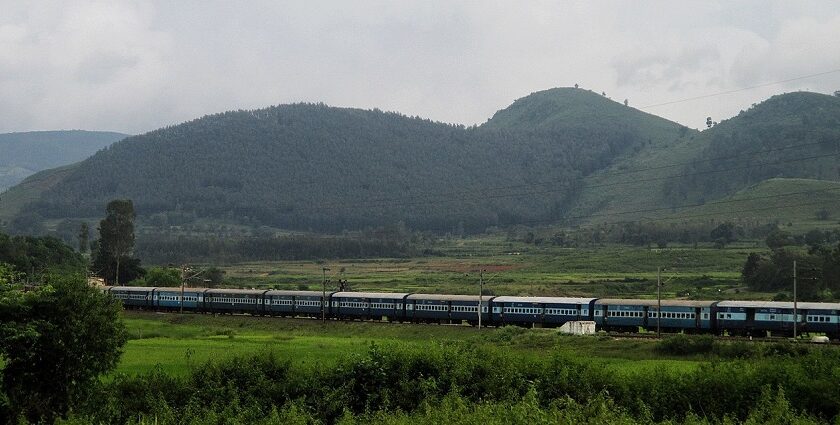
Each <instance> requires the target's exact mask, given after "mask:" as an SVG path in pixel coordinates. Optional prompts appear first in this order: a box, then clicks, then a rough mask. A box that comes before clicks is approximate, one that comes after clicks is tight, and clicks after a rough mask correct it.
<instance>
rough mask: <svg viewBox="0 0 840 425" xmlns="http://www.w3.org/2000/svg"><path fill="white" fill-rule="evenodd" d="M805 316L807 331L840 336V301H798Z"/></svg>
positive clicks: (799, 307) (834, 337) (831, 336)
mask: <svg viewBox="0 0 840 425" xmlns="http://www.w3.org/2000/svg"><path fill="white" fill-rule="evenodd" d="M797 309H801V310H802V314H803V315H804V316H805V331H807V332H814V333H824V334H826V335H827V336H829V337H830V338H832V339H836V338H838V337H840V303H809V302H805V303H797Z"/></svg>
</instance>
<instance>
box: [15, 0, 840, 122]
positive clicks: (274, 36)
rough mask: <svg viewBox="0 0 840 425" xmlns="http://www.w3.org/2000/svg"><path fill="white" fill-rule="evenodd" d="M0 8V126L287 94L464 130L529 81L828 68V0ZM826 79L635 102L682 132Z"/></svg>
mask: <svg viewBox="0 0 840 425" xmlns="http://www.w3.org/2000/svg"><path fill="white" fill-rule="evenodd" d="M5 6H7V7H5V8H4V14H3V15H2V16H0V132H5V131H20V130H32V129H57V128H85V129H109V130H117V131H125V132H132V133H138V132H143V131H148V130H152V129H154V128H157V127H161V126H164V125H169V124H175V123H178V122H181V121H185V120H189V119H192V118H195V117H197V116H201V115H204V114H209V113H215V112H220V111H224V110H230V109H239V108H259V107H264V106H268V105H271V104H278V103H288V102H296V101H323V102H326V103H329V104H333V105H337V106H354V107H363V108H374V107H378V108H381V109H384V110H395V111H400V112H403V113H406V114H409V115H420V116H423V117H429V118H432V119H436V120H441V121H448V122H458V123H464V124H473V123H480V122H483V121H485V120H486V119H487V118H489V117H490V116H492V114H493V113H494V112H495V111H496V110H497V109H500V108H503V107H505V106H506V105H508V104H510V103H511V102H512V101H513V100H514V99H516V98H519V97H522V96H524V95H527V94H528V93H530V92H533V91H537V90H543V89H546V88H550V87H556V86H571V85H574V84H575V83H579V84H581V85H582V86H583V87H586V88H592V89H594V90H596V91H598V92H600V91H606V92H607V94H608V95H611V96H613V97H614V98H616V99H624V98H629V99H630V101H631V105H638V106H644V105H652V104H657V103H662V102H667V101H671V100H675V99H681V98H688V97H693V96H698V95H704V94H708V93H714V92H719V91H727V90H731V89H733V88H738V87H743V86H749V85H755V84H760V83H763V82H768V81H777V80H781V79H786V78H791V77H795V76H798V75H805V74H810V73H815V72H820V71H824V70H827V69H832V68H840V62H839V61H840V51H838V49H840V44H838V43H836V42H835V41H834V40H837V39H840V5H834V4H831V3H827V2H797V3H795V4H791V3H788V2H772V3H768V2H764V1H748V2H739V3H735V4H731V3H730V2H723V1H708V2H702V3H690V4H689V6H690V7H687V5H686V4H685V3H679V4H674V3H672V2H668V1H661V2H653V3H644V4H639V3H637V2H629V1H612V2H597V3H592V2H549V1H545V2H528V3H521V2H507V1H499V2H484V1H481V2H478V1H463V2H450V1H446V2H443V1H401V2H385V1H361V2H343V1H314V2H313V1H282V2H281V1H268V0H265V1H259V0H254V1H249V2H241V3H234V2H205V1H180V2H168V1H156V2H143V3H134V2H82V1H78V2H75V1H74V2H60V3H37V2H36V3H32V4H22V3H11V4H9V5H5ZM838 81H840V75H833V76H826V77H823V78H818V79H813V80H807V81H798V82H795V83H791V84H787V85H780V86H777V87H776V86H774V87H769V88H766V89H761V90H755V91H749V92H746V93H739V94H737V95H730V96H722V97H716V98H712V99H709V100H704V101H699V102H687V103H681V104H675V105H671V106H668V107H660V108H651V109H650V110H649V111H650V112H652V113H656V114H660V115H663V116H665V117H667V118H670V119H674V120H677V121H680V122H683V123H685V124H687V125H689V126H692V127H698V126H702V124H703V122H702V120H703V119H705V117H706V116H709V115H712V116H714V117H715V118H716V119H717V118H721V119H722V118H725V117H726V116H731V115H734V114H736V113H737V112H738V110H740V109H742V108H745V107H746V106H747V105H749V104H750V103H753V102H755V101H759V100H761V99H763V98H766V97H768V96H769V95H771V94H773V93H775V92H778V91H781V90H793V89H797V88H803V87H808V88H811V89H813V90H820V91H827V92H830V91H833V90H832V85H833V86H836V88H840V83H838ZM806 83H807V84H806ZM836 88H834V89H835V90H836ZM698 117H699V118H698Z"/></svg>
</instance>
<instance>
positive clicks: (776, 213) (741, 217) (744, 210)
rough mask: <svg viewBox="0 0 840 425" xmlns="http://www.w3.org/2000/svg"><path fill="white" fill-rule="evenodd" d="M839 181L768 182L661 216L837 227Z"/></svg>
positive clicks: (795, 180) (839, 199) (792, 180)
mask: <svg viewBox="0 0 840 425" xmlns="http://www.w3.org/2000/svg"><path fill="white" fill-rule="evenodd" d="M838 206H840V182H836V181H825V180H812V179H783V178H775V179H768V180H765V181H763V182H760V183H758V184H755V185H753V186H750V187H747V188H744V189H742V190H739V191H738V192H736V193H734V194H733V195H730V196H727V197H725V198H722V199H719V200H716V201H711V202H708V203H706V204H705V205H702V206H697V207H690V208H681V209H678V210H677V211H675V212H669V213H665V214H662V215H661V217H662V218H666V219H685V218H693V219H696V220H702V219H707V218H708V217H714V218H716V219H718V220H731V221H735V222H747V221H753V222H756V223H760V222H779V223H780V224H785V225H787V224H788V223H790V224H791V225H795V226H796V227H797V228H798V229H802V228H816V227H836V224H837V220H838V219H840V214H838V209H837V208H838Z"/></svg>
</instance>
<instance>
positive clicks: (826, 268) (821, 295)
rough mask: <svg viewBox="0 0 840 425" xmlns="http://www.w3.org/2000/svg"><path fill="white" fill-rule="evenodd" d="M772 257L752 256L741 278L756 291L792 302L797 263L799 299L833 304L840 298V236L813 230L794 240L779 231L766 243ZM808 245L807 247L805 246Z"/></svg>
mask: <svg viewBox="0 0 840 425" xmlns="http://www.w3.org/2000/svg"><path fill="white" fill-rule="evenodd" d="M766 243H767V246H768V247H770V249H771V251H770V253H769V254H761V253H751V254H749V256H748V257H747V259H746V261H745V263H744V267H743V270H742V272H741V278H742V280H743V282H744V283H745V284H746V285H747V286H748V287H749V288H750V289H752V290H754V291H763V292H776V291H779V293H778V294H777V295H776V299H777V300H779V301H787V300H790V299H791V298H792V291H793V275H794V262H796V275H797V296H798V298H799V300H802V301H833V300H836V299H838V298H840V234H838V232H837V231H820V230H812V231H810V232H808V233H806V234H805V235H801V236H798V237H793V236H791V235H790V234H789V233H787V232H784V231H781V230H777V231H775V232H773V233H772V234H770V235H769V236H768V237H767V240H766ZM803 243H804V245H802V244H803Z"/></svg>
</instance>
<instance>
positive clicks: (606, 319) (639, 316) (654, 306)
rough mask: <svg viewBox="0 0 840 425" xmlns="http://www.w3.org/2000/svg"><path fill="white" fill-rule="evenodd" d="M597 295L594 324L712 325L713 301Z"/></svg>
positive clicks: (669, 327) (687, 328)
mask: <svg viewBox="0 0 840 425" xmlns="http://www.w3.org/2000/svg"><path fill="white" fill-rule="evenodd" d="M659 303H660V302H658V301H657V300H624V299H599V300H597V301H596V302H595V314H594V319H595V324H596V325H597V326H598V327H599V328H601V329H607V330H610V329H622V330H630V331H636V330H638V328H645V329H648V330H651V329H655V328H656V327H657V324H658V325H659V327H660V328H661V329H665V330H666V331H688V332H695V331H702V330H709V329H712V328H713V327H714V315H713V310H714V305H715V301H691V300H662V301H661V305H662V311H661V316H660V312H659Z"/></svg>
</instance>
